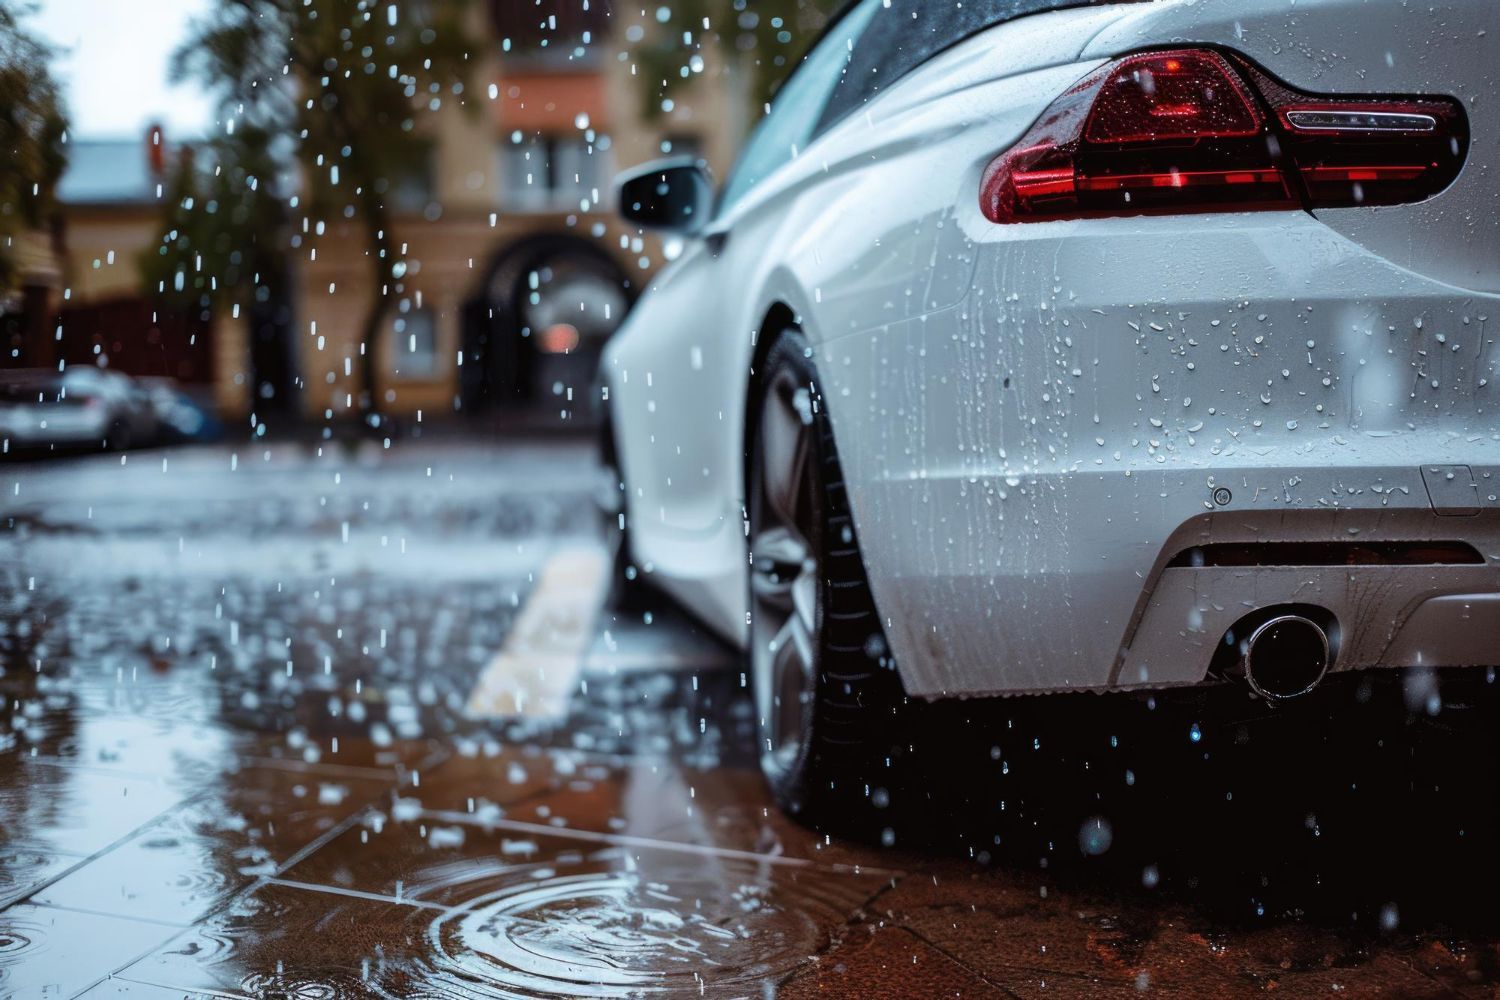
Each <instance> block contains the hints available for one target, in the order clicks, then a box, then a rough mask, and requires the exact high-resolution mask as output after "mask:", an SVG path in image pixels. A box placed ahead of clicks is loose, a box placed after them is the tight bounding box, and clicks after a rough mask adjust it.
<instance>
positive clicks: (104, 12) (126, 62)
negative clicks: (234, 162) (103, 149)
mask: <svg viewBox="0 0 1500 1000" xmlns="http://www.w3.org/2000/svg"><path fill="white" fill-rule="evenodd" d="M210 2H211V0H40V4H39V5H38V8H37V10H36V12H35V14H34V15H33V16H32V17H30V18H29V19H28V21H27V23H28V24H29V27H30V29H31V30H32V31H33V32H34V33H35V34H37V35H39V36H41V37H43V38H45V39H47V40H49V41H51V42H52V43H53V44H54V45H56V46H57V47H58V48H59V49H62V50H64V51H62V52H60V53H59V56H58V59H57V61H56V63H55V64H54V67H53V70H54V72H55V73H56V74H57V77H58V79H59V80H60V81H61V82H62V84H63V87H64V88H65V92H66V94H67V98H68V109H69V114H70V117H71V119H72V122H73V127H72V133H71V134H72V136H73V137H74V138H77V139H94V138H127V137H132V136H137V135H140V134H142V133H143V132H144V131H145V128H146V126H147V125H149V124H150V123H152V122H155V121H159V122H161V123H162V124H164V125H165V126H166V132H167V136H168V138H173V137H177V138H196V137H199V136H201V135H203V134H204V133H205V132H206V131H207V130H208V128H209V125H210V123H211V122H212V121H213V105H212V103H211V102H210V101H209V100H207V99H206V98H205V97H204V96H203V95H202V93H201V92H200V90H199V88H197V87H195V86H193V85H192V84H187V85H177V86H173V85H171V84H169V83H168V80H167V69H168V63H169V61H170V59H171V55H172V51H173V49H175V48H176V47H177V45H178V44H179V43H180V42H181V41H182V39H183V38H184V37H185V36H186V35H187V31H188V26H189V23H190V21H191V19H192V18H193V17H194V16H195V15H197V14H199V13H200V12H202V11H203V10H205V9H206V8H207V7H208V4H209V3H210Z"/></svg>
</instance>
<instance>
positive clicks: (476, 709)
mask: <svg viewBox="0 0 1500 1000" xmlns="http://www.w3.org/2000/svg"><path fill="white" fill-rule="evenodd" d="M608 570H609V558H608V555H607V553H606V552H605V551H604V549H603V548H600V547H597V546H596V547H589V548H567V549H563V550H561V551H559V552H557V553H556V554H554V555H553V556H552V558H550V559H549V560H547V564H546V565H545V566H544V567H543V568H542V573H541V577H540V579H539V580H538V581H537V585H536V588H535V589H534V590H532V592H531V594H530V596H529V597H527V599H526V603H525V604H524V605H523V606H522V608H521V612H520V614H518V615H517V616H516V622H515V624H514V625H513V626H511V630H510V634H509V635H507V636H506V637H505V643H504V645H503V646H501V648H500V651H499V652H498V653H496V654H495V656H494V658H493V659H491V660H490V662H489V664H488V665H486V666H485V668H484V671H483V672H482V673H481V674H480V675H479V680H478V682H477V683H476V684H475V685H474V690H473V691H471V692H470V693H469V701H468V704H467V705H466V706H465V708H464V712H465V714H467V715H468V716H469V718H471V719H493V718H516V717H523V718H528V719H557V720H559V721H560V720H562V719H564V718H566V717H567V713H568V700H569V698H570V696H571V695H572V693H573V691H574V690H575V689H576V688H577V687H578V677H579V674H580V673H581V672H582V670H583V662H584V658H585V656H586V655H587V653H588V651H589V648H590V646H591V645H592V644H593V640H594V621H595V619H596V617H597V616H598V614H599V609H600V607H601V606H602V605H603V603H604V591H605V584H606V583H607V582H608Z"/></svg>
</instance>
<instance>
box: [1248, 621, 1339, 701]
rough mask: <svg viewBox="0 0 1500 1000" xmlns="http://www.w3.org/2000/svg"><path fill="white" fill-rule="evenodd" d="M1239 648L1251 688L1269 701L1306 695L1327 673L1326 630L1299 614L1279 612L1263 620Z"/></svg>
mask: <svg viewBox="0 0 1500 1000" xmlns="http://www.w3.org/2000/svg"><path fill="white" fill-rule="evenodd" d="M1240 650H1241V653H1240V662H1239V671H1240V673H1242V674H1243V675H1244V677H1245V680H1246V681H1248V682H1249V684H1250V688H1251V690H1253V691H1254V692H1255V693H1256V694H1258V695H1260V696H1261V697H1262V698H1266V699H1269V700H1271V701H1286V700H1288V699H1290V698H1297V697H1300V696H1302V695H1304V694H1307V693H1308V692H1309V691H1311V690H1312V689H1313V688H1315V687H1317V686H1318V682H1319V681H1321V680H1322V679H1323V675H1324V674H1326V673H1327V672H1328V662H1329V658H1330V650H1329V643H1328V632H1327V631H1326V630H1325V629H1324V628H1323V626H1322V625H1319V624H1318V623H1317V622H1315V621H1313V620H1312V619H1311V618H1305V617H1303V616H1302V615H1298V614H1280V615H1276V616H1275V617H1272V618H1268V619H1266V620H1265V621H1264V622H1261V623H1260V625H1258V626H1256V628H1255V630H1254V631H1252V632H1251V633H1250V635H1249V637H1248V638H1247V639H1245V641H1244V644H1243V645H1242V646H1241V647H1240Z"/></svg>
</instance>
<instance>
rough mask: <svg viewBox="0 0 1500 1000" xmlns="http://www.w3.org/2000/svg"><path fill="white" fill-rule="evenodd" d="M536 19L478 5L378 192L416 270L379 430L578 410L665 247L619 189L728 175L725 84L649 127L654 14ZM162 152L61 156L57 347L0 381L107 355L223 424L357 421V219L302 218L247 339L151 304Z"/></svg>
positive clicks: (396, 324)
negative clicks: (657, 175) (281, 295)
mask: <svg viewBox="0 0 1500 1000" xmlns="http://www.w3.org/2000/svg"><path fill="white" fill-rule="evenodd" d="M535 8H536V5H535V3H534V2H533V0H489V2H486V3H480V4H475V5H473V6H472V7H471V8H470V11H469V15H468V16H469V21H470V29H471V34H472V37H474V38H477V39H483V44H482V45H478V46H476V48H477V49H478V50H479V51H480V52H482V53H483V56H482V59H481V61H480V63H479V65H478V66H476V67H475V69H474V71H473V74H472V77H471V80H470V83H469V85H468V88H467V92H466V93H464V94H461V95H457V96H458V97H459V98H460V100H452V99H449V100H444V101H443V102H442V103H441V105H440V107H439V108H438V109H437V110H434V111H431V112H424V113H423V114H422V115H420V116H419V117H418V118H417V121H418V123H419V125H418V127H419V129H420V130H421V131H422V133H423V135H424V137H425V138H426V139H427V142H428V145H429V154H428V156H427V157H426V162H425V163H424V164H422V166H421V167H420V169H416V170H413V171H412V172H411V174H410V176H407V177H403V178H401V179H400V181H399V183H393V184H392V186H391V189H390V190H389V192H388V194H387V197H388V199H389V204H390V205H391V207H392V208H393V209H394V215H395V220H396V221H395V231H394V234H393V235H394V237H395V242H396V244H397V245H398V246H401V247H404V248H405V249H404V255H403V256H404V259H405V260H407V261H408V265H407V267H408V271H407V273H406V274H405V275H404V277H403V281H402V286H403V287H402V289H401V291H400V293H399V297H398V298H397V301H396V302H395V308H392V309H391V310H390V311H389V312H388V314H387V317H386V320H385V329H384V330H383V331H382V334H381V336H380V338H379V340H378V342H377V343H376V344H375V345H373V349H374V351H375V355H376V357H375V363H376V372H377V378H376V385H377V390H378V392H377V394H378V396H379V399H378V408H379V409H380V410H381V411H382V412H384V413H387V414H391V415H395V416H408V417H414V416H415V415H416V414H418V413H419V412H420V413H421V414H422V415H423V419H426V418H427V416H428V415H432V416H434V417H436V416H441V415H445V414H451V413H453V412H455V411H463V412H474V411H483V410H485V409H487V408H491V407H497V406H506V405H510V404H513V403H516V402H530V403H532V404H534V405H536V406H537V407H539V408H542V409H551V410H557V411H559V412H561V411H564V410H571V409H573V408H574V406H575V404H577V403H580V402H581V400H580V399H579V396H580V394H581V393H583V392H586V391H587V388H588V386H589V384H590V381H591V379H592V369H593V358H594V356H595V355H596V353H597V349H598V347H599V346H600V344H602V341H603V338H604V337H605V336H607V335H608V333H609V332H610V331H611V330H612V329H613V327H614V325H615V324H617V323H618V322H619V320H620V318H621V316H622V315H623V313H624V311H625V309H626V308H628V305H629V302H630V300H631V299H632V298H633V296H634V294H635V293H636V292H637V291H638V290H639V288H640V287H641V284H642V281H643V279H645V278H646V277H647V276H648V275H649V274H650V272H651V271H652V270H653V269H654V268H655V267H656V266H657V265H659V263H660V262H661V260H662V258H663V250H664V248H663V247H662V245H661V244H660V243H659V242H658V241H657V240H655V239H653V238H646V239H643V238H642V237H641V236H640V235H639V234H637V233H634V232H632V231H628V230H626V229H625V228H624V227H623V226H620V225H617V224H616V222H615V221H614V217H613V214H612V209H613V205H612V198H613V192H612V187H613V177H614V175H615V173H616V172H617V171H618V170H620V169H623V168H625V167H629V166H633V165H635V164H638V163H642V162H646V161H649V160H651V159H655V158H657V157H660V156H663V155H669V154H671V155H677V154H682V153H689V154H692V155H697V156H701V157H703V158H704V159H705V160H706V161H707V162H708V163H709V165H710V167H711V168H714V169H716V171H718V172H719V173H720V175H722V171H723V170H724V169H725V168H726V167H727V164H728V163H729V162H730V159H731V157H732V153H733V149H734V147H735V146H736V144H737V143H738V141H739V139H740V138H741V136H742V135H743V133H744V131H745V128H746V118H747V113H748V104H749V101H748V100H747V97H746V94H745V91H744V88H743V85H742V84H741V83H740V79H741V78H740V77H739V76H737V75H736V74H734V73H726V72H713V71H710V72H705V73H702V74H701V75H698V76H696V77H695V78H693V79H690V80H688V81H687V82H686V83H685V84H682V85H679V86H678V87H677V89H676V91H675V93H677V94H678V95H679V99H678V100H675V101H671V102H664V104H663V108H662V109H661V110H660V111H659V112H658V113H654V114H652V115H650V116H648V115H646V114H644V101H643V88H642V87H641V85H640V82H639V80H638V79H637V78H636V76H635V74H636V72H637V67H636V64H635V62H634V61H633V60H632V59H631V58H630V57H629V55H628V53H627V52H626V45H625V44H624V43H625V42H626V41H627V40H630V39H639V38H641V37H643V36H645V35H647V34H648V33H650V32H653V31H660V30H662V29H661V26H660V25H658V24H657V23H655V20H654V18H653V17H652V16H651V15H650V14H649V13H648V12H647V11H645V10H642V9H640V8H628V9H621V8H616V9H615V10H614V11H613V12H612V13H611V12H610V11H609V5H607V4H604V3H596V4H593V5H590V6H589V8H588V9H585V6H584V5H583V4H563V5H557V11H558V14H557V15H556V20H555V21H552V20H549V21H547V22H545V23H538V22H537V20H536V15H535ZM173 138H174V137H172V136H163V135H162V134H161V133H160V131H159V130H153V131H151V132H149V133H148V134H147V135H146V136H144V137H142V138H139V139H133V140H122V141H74V142H72V143H70V146H69V149H70V153H71V156H70V162H69V166H68V170H67V173H66V174H65V176H64V179H63V182H62V184H61V185H60V188H59V201H60V202H61V203H62V206H63V213H62V214H63V219H64V227H63V233H62V236H61V239H60V242H59V250H60V254H59V256H60V261H59V263H58V265H57V267H56V268H55V272H56V279H57V282H58V287H59V289H60V290H59V291H58V292H57V294H56V295H55V296H54V298H55V300H56V305H57V310H58V316H59V322H58V324H57V330H56V333H55V336H54V340H53V342H52V343H51V344H50V345H49V344H39V343H36V342H35V339H34V338H30V339H28V340H27V349H26V351H24V352H23V354H24V357H19V356H18V357H13V359H12V363H15V362H17V361H24V362H25V363H30V364H43V365H50V364H55V363H56V362H57V361H65V362H69V363H88V362H92V363H99V360H100V359H103V361H104V363H106V364H108V365H110V366H112V367H116V368H118V369H120V370H123V371H127V372H130V373H132V374H142V375H169V376H171V377H174V378H176V379H178V380H180V381H181V382H183V383H184V384H185V385H187V386H189V387H190V388H192V389H194V390H195V391H196V392H198V393H199V394H201V395H202V396H204V397H206V398H211V399H212V400H213V402H214V403H215V405H216V406H217V408H218V409H219V411H220V412H221V414H222V415H223V416H225V417H226V418H229V419H243V418H248V417H249V415H251V414H252V413H256V412H259V411H269V410H274V409H278V408H279V409H290V410H291V411H293V412H297V413H300V414H301V415H303V416H305V417H307V418H311V419H314V420H322V419H337V418H340V417H343V416H346V415H352V414H354V413H355V412H357V410H358V403H359V393H360V390H361V385H360V371H361V358H360V351H361V346H362V344H361V341H362V329H363V318H364V309H365V303H367V302H368V301H369V299H370V296H371V294H372V288H371V287H370V281H371V278H370V274H369V268H368V266H367V261H366V259H365V251H364V234H363V231H362V229H361V226H360V225H359V223H358V220H344V219H335V220H331V221H327V222H324V223H316V224H314V223H304V222H303V221H302V220H300V219H297V220H295V221H294V224H293V228H292V231H291V233H290V240H289V242H290V244H291V246H290V248H289V251H288V256H287V268H286V273H285V274H284V275H280V276H276V278H277V279H278V280H281V281H284V282H285V286H284V287H285V288H286V289H287V294H286V296H285V298H286V301H287V303H288V304H289V307H290V308H289V310H287V312H288V313H289V315H287V316H285V317H284V319H285V322H283V323H280V324H277V325H274V326H266V327H256V328H252V326H251V323H250V318H249V316H248V315H245V314H242V311H241V310H240V309H238V308H233V309H224V310H220V311H219V312H218V313H217V314H214V315H211V316H208V317H205V316H203V315H202V314H200V313H199V312H197V311H196V310H176V311H172V310H165V309H163V308H160V306H159V303H157V302H155V301H154V297H152V296H150V295H148V294H147V293H146V291H145V290H144V287H143V286H144V284H145V282H144V280H143V278H142V275H141V260H142V257H143V255H144V254H146V253H148V252H150V251H151V250H152V249H153V248H154V246H155V245H156V243H157V241H158V240H159V239H160V232H161V227H162V218H163V200H164V199H165V198H169V197H171V195H170V193H169V192H168V191H166V190H165V189H166V187H167V186H168V184H167V175H168V173H169V169H170V164H171V163H172V161H173V159H174V157H178V156H181V155H183V151H182V147H181V146H180V145H177V144H174V142H173ZM304 229H305V231H303V230H304ZM668 252H669V248H668ZM268 283H271V282H270V281H269V280H268Z"/></svg>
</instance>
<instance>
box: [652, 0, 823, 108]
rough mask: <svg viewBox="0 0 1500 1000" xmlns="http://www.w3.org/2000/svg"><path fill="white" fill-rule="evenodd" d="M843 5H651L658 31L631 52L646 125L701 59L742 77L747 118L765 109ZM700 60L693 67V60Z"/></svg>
mask: <svg viewBox="0 0 1500 1000" xmlns="http://www.w3.org/2000/svg"><path fill="white" fill-rule="evenodd" d="M841 6H843V3H842V0H678V2H675V3H673V4H671V5H670V6H658V7H656V8H655V9H654V11H653V14H654V18H655V21H656V22H657V24H658V25H659V27H658V28H657V29H656V30H654V31H651V32H648V33H646V34H645V35H644V37H643V38H642V40H641V41H640V42H639V43H638V44H637V45H636V46H635V47H634V48H633V49H632V50H631V54H632V55H633V56H634V58H635V61H636V64H637V66H638V67H639V69H640V72H639V73H638V74H637V76H638V77H639V78H640V80H641V84H642V88H643V89H642V92H641V99H642V101H643V102H644V103H643V111H644V113H645V115H646V117H647V118H653V117H656V116H658V115H660V114H662V112H663V106H664V103H665V102H667V101H671V100H674V98H673V95H674V94H675V93H676V92H677V90H678V89H679V88H680V87H682V86H683V85H685V84H686V83H687V82H688V81H689V80H691V79H692V78H693V77H694V76H696V75H697V74H698V73H699V72H702V71H703V70H704V68H706V67H705V63H706V61H707V60H705V53H706V54H707V57H708V59H718V60H721V61H723V62H724V63H725V71H726V72H728V73H734V74H739V75H742V76H746V77H748V84H749V86H748V87H747V88H746V93H747V94H748V96H749V100H750V102H751V108H750V109H749V110H750V111H752V112H754V113H757V114H758V112H759V110H760V109H761V108H762V107H764V106H765V105H766V104H767V103H769V102H770V100H771V97H772V96H773V95H774V94H775V93H776V88H777V87H779V86H780V85H781V81H782V80H784V79H786V77H787V76H789V75H790V74H791V72H792V70H793V69H795V68H796V67H797V65H798V63H800V62H801V60H802V57H803V55H805V54H806V53H807V50H808V48H809V47H810V46H811V44H812V42H813V41H814V40H815V39H816V38H817V37H818V32H820V31H821V30H822V29H823V27H824V26H825V25H826V24H827V23H828V19H829V17H830V16H832V13H833V12H834V11H835V10H837V9H838V8H839V7H841ZM695 59H696V60H699V61H695Z"/></svg>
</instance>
